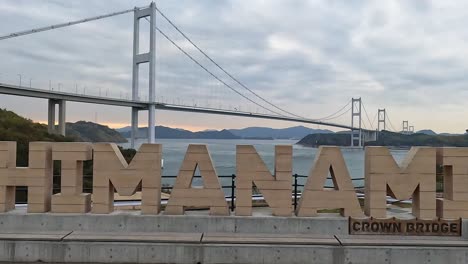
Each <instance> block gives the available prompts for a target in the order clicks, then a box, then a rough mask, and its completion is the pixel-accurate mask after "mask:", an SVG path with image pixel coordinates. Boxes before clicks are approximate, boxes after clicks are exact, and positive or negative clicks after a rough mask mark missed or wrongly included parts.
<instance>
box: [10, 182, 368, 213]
mask: <svg viewBox="0 0 468 264" xmlns="http://www.w3.org/2000/svg"><path fill="white" fill-rule="evenodd" d="M307 177H308V176H307V175H300V174H293V175H292V195H291V200H292V205H293V206H294V210H296V209H297V205H298V200H299V198H300V197H301V195H302V190H303V188H304V186H305V185H304V184H302V183H300V182H299V179H306V178H307ZM161 178H162V180H164V179H173V180H175V179H176V178H177V176H176V175H163V176H161ZM193 178H195V179H200V178H201V176H199V175H196V176H193ZM218 178H219V179H220V180H221V182H223V179H230V182H229V183H230V184H228V185H225V184H222V185H221V188H222V189H223V191H224V190H229V192H230V193H229V194H228V195H226V196H225V198H226V200H227V201H228V202H229V203H230V205H229V208H230V210H231V211H234V210H235V208H236V205H235V204H236V175H235V174H231V175H219V176H218ZM331 179H332V178H331V177H328V178H327V180H331ZM363 180H364V178H353V179H351V181H363ZM304 181H305V180H304ZM83 182H84V184H83V192H84V193H92V192H93V186H92V175H85V176H83ZM60 183H61V176H60V175H54V177H53V189H52V192H53V193H54V194H56V193H60ZM173 188H174V185H170V184H167V183H163V184H162V186H161V191H162V192H166V193H170V192H171V190H172V189H173ZM324 188H329V189H332V188H334V187H333V186H327V185H326V186H324ZM355 188H357V189H359V188H363V186H355ZM252 189H253V194H252V197H257V198H262V197H263V196H262V195H261V192H260V191H259V190H257V188H256V187H254V186H253V188H252ZM225 193H226V192H225ZM16 197H17V199H16V203H19V204H21V203H26V202H27V187H24V186H21V187H17V188H16ZM162 200H163V199H162Z"/></svg>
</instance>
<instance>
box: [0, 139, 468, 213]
mask: <svg viewBox="0 0 468 264" xmlns="http://www.w3.org/2000/svg"><path fill="white" fill-rule="evenodd" d="M161 158H162V146H161V145H160V144H143V145H142V146H141V147H140V149H139V150H138V152H137V154H136V155H135V157H134V158H133V160H132V161H131V162H130V163H129V164H128V163H127V162H126V161H125V159H124V158H123V156H122V154H121V153H120V151H119V149H118V147H117V146H116V145H115V144H110V143H99V144H91V143H68V142H66V143H56V142H54V143H49V142H31V143H30V145H29V167H16V142H6V141H4V142H0V211H1V212H7V211H9V210H12V209H14V208H15V188H16V187H17V186H27V188H28V212H30V213H42V212H52V213H86V212H91V213H96V214H107V213H110V212H112V211H113V209H114V208H113V204H114V203H113V202H114V201H113V200H114V189H115V191H116V192H117V193H118V194H120V195H123V196H126V195H127V196H128V195H132V194H134V193H135V192H136V190H137V189H138V188H139V187H140V186H141V190H142V206H141V208H142V209H141V211H142V213H143V214H159V213H160V197H161V162H160V161H161ZM54 160H59V161H61V193H58V194H55V195H52V178H53V177H52V174H53V169H52V167H53V166H52V165H53V161H54ZM87 160H93V201H92V206H91V196H90V194H88V193H82V186H83V162H84V161H87ZM437 166H443V174H444V175H443V176H444V198H437V199H436V167H437ZM197 167H198V168H199V171H200V174H201V177H202V179H203V188H193V187H191V182H192V178H193V176H194V172H195V170H196V168H197ZM292 174H293V172H292V146H289V145H281V146H275V165H274V173H273V174H271V172H270V170H269V169H268V168H267V166H266V165H265V164H264V162H263V160H262V159H261V157H260V156H259V155H258V154H257V152H256V150H255V148H254V147H253V146H251V145H238V146H236V209H235V214H236V215H239V216H249V215H251V214H252V199H251V196H252V186H253V184H254V185H255V186H256V187H257V189H258V190H259V191H260V192H261V193H262V194H263V196H264V198H265V202H266V203H267V204H268V206H269V207H270V208H271V210H272V213H273V215H276V216H292V215H293V214H295V215H297V216H315V215H317V211H318V210H319V209H332V208H339V209H341V214H342V215H344V216H351V217H364V216H365V215H367V216H372V217H374V218H385V217H386V196H387V195H390V196H392V197H394V198H396V199H400V200H403V199H409V198H411V199H412V201H413V207H412V213H413V215H414V216H416V217H418V218H422V219H435V218H437V217H440V218H449V219H451V218H460V217H462V218H466V217H468V148H432V147H413V148H411V150H410V151H409V152H408V154H407V156H406V158H405V160H404V161H403V163H402V164H401V166H399V165H398V164H397V163H396V162H395V160H394V159H393V157H392V155H391V154H390V152H389V150H388V149H387V148H386V147H367V148H366V150H365V202H364V210H362V209H361V206H360V204H359V202H358V199H357V196H356V193H355V190H354V187H353V185H352V183H351V178H350V176H349V173H348V169H347V167H346V164H345V162H344V159H343V156H342V154H341V151H340V149H339V148H338V147H320V148H319V149H318V151H317V153H316V157H315V160H314V161H313V164H312V165H311V170H310V173H309V175H308V178H307V182H306V184H305V187H304V191H303V193H302V196H301V198H300V200H299V204H298V207H297V210H296V211H295V212H293V207H292V203H291V193H292V185H291V177H292ZM329 175H331V177H332V180H333V183H334V189H333V190H324V189H323V186H324V184H325V181H326V178H327V177H328V176H329ZM192 206H203V207H208V208H210V214H212V215H228V214H229V209H228V204H227V202H226V200H225V197H224V193H223V191H222V189H221V185H220V182H219V179H218V177H217V174H216V170H215V169H214V165H213V162H212V160H211V157H210V154H209V152H208V149H207V147H206V146H205V145H189V146H188V148H187V152H186V154H185V158H184V160H183V162H182V165H181V167H180V170H179V173H178V175H177V178H176V181H175V185H174V189H173V191H172V193H171V196H170V198H169V200H168V203H167V206H166V209H165V211H164V214H173V215H178V214H184V209H185V208H186V207H192Z"/></svg>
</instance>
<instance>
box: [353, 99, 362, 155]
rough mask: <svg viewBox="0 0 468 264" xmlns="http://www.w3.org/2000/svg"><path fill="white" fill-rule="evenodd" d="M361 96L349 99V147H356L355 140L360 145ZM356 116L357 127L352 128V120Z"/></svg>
mask: <svg viewBox="0 0 468 264" xmlns="http://www.w3.org/2000/svg"><path fill="white" fill-rule="evenodd" d="M361 107H362V105H361V97H359V98H358V99H354V98H352V99H351V147H356V145H355V140H357V141H358V145H357V146H358V147H362V129H361V125H362V119H361V109H362V108H361ZM356 118H357V123H358V124H359V125H358V129H356V128H354V121H355V119H356Z"/></svg>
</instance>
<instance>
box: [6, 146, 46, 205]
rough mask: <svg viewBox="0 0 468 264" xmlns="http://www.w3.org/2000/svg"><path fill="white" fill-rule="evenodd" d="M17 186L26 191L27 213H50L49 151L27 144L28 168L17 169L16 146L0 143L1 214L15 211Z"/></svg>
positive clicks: (42, 147) (43, 147)
mask: <svg viewBox="0 0 468 264" xmlns="http://www.w3.org/2000/svg"><path fill="white" fill-rule="evenodd" d="M16 186H27V187H28V213H44V212H48V211H50V199H51V196H52V147H51V145H50V143H47V142H30V143H29V167H18V168H17V167H16V142H8V141H4V142H0V212H7V211H10V210H12V209H14V208H15V190H16Z"/></svg>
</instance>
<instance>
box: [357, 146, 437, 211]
mask: <svg viewBox="0 0 468 264" xmlns="http://www.w3.org/2000/svg"><path fill="white" fill-rule="evenodd" d="M402 165H403V166H402V167H401V168H400V167H399V166H398V164H397V163H396V162H395V160H394V159H393V157H392V154H390V151H389V150H388V148H386V147H367V148H366V154H365V185H366V190H365V192H366V200H365V212H366V215H368V216H373V217H376V218H385V217H386V216H387V206H386V205H387V201H386V196H387V193H388V194H389V195H390V196H392V197H393V198H395V199H400V200H405V199H409V198H410V197H412V198H413V208H412V210H413V215H414V216H416V217H419V218H426V219H431V218H435V217H436V193H435V186H436V173H435V170H436V149H435V148H427V147H413V148H411V150H410V151H409V152H408V154H407V155H406V158H405V160H404V161H403V164H402Z"/></svg>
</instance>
